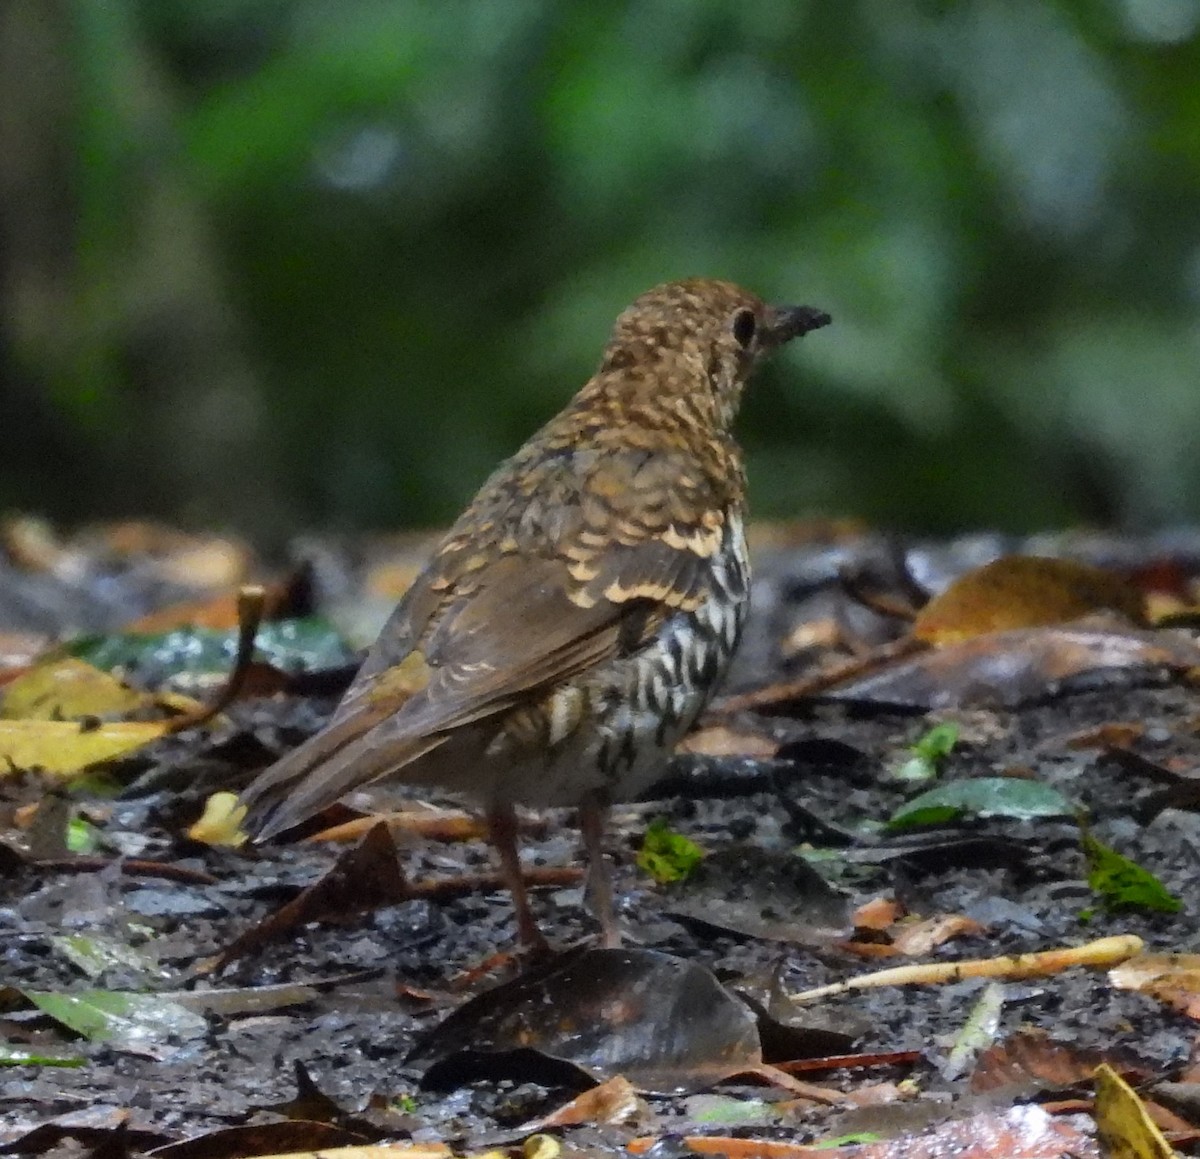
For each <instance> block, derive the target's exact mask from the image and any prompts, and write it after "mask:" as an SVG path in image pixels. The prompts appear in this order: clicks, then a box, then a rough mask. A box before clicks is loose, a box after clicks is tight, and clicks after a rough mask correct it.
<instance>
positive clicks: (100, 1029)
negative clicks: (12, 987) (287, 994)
mask: <svg viewBox="0 0 1200 1159" xmlns="http://www.w3.org/2000/svg"><path fill="white" fill-rule="evenodd" d="M20 992H21V994H23V995H24V997H25V998H27V999H28V1000H29V1001H30V1002H32V1003H33V1004H34V1005H35V1006H36V1007H37V1008H38V1009H39V1010H41V1011H42V1012H43V1013H44V1014H48V1015H49V1016H50V1017H51V1018H53V1019H54V1020H55V1021H56V1022H60V1023H62V1025H63V1026H65V1027H67V1029H68V1030H73V1031H74V1032H75V1033H76V1034H79V1035H82V1036H83V1037H84V1038H86V1039H87V1040H88V1041H89V1042H107V1043H110V1044H111V1045H113V1046H117V1047H125V1048H126V1049H133V1050H137V1051H139V1052H142V1053H146V1054H150V1055H152V1056H153V1055H156V1054H158V1055H161V1054H162V1053H163V1051H162V1048H163V1047H164V1046H165V1045H166V1044H167V1041H168V1040H169V1039H171V1038H176V1039H180V1038H182V1039H191V1038H198V1037H200V1035H202V1034H205V1033H206V1032H207V1030H208V1023H207V1022H206V1021H205V1020H204V1018H203V1017H202V1016H200V1015H199V1014H196V1013H194V1012H193V1011H191V1010H188V1009H187V1007H185V1006H181V1005H180V1004H179V1003H178V1002H172V1001H171V1000H170V999H168V998H160V997H158V996H157V995H155V994H134V993H130V992H129V991H123V990H80V991H76V992H75V993H72V994H56V993H52V992H50V991H48V990H24V989H22V990H21V991H20Z"/></svg>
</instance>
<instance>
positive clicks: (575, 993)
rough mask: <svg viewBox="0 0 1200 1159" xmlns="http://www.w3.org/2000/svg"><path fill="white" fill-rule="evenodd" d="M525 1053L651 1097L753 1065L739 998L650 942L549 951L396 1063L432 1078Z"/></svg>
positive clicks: (491, 1066)
mask: <svg viewBox="0 0 1200 1159" xmlns="http://www.w3.org/2000/svg"><path fill="white" fill-rule="evenodd" d="M530 1054H532V1055H534V1056H535V1059H534V1060H531V1059H529V1058H528V1057H527V1056H529V1055H530ZM536 1057H540V1058H541V1059H542V1060H543V1061H545V1060H547V1059H549V1060H551V1061H553V1062H556V1063H558V1064H560V1066H561V1065H563V1064H565V1065H566V1066H569V1067H571V1068H575V1069H576V1070H578V1071H582V1072H583V1073H584V1074H585V1075H587V1076H588V1077H590V1078H592V1079H595V1080H597V1081H602V1080H604V1079H607V1078H611V1077H612V1076H614V1075H617V1074H622V1075H624V1076H625V1077H626V1078H627V1079H629V1081H630V1082H631V1083H633V1085H634V1086H635V1087H636V1088H637V1089H638V1090H640V1091H643V1092H647V1093H651V1094H670V1093H690V1092H695V1091H700V1090H704V1089H705V1088H706V1087H709V1086H711V1085H712V1084H713V1083H716V1082H720V1081H721V1080H722V1079H723V1078H726V1077H728V1076H729V1075H732V1074H738V1073H740V1072H742V1071H745V1070H748V1069H753V1068H755V1067H757V1066H759V1065H760V1064H761V1062H762V1052H761V1048H760V1045H759V1037H758V1030H757V1027H756V1025H755V1019H754V1016H753V1014H751V1012H750V1011H749V1010H748V1009H747V1008H746V1006H745V1005H744V1004H743V1003H742V1002H741V1001H739V1000H738V999H737V998H735V997H734V996H733V995H732V994H731V993H730V992H729V991H728V990H726V989H725V988H724V987H723V986H721V985H720V983H718V982H717V980H716V978H714V977H713V975H712V974H711V973H709V971H708V970H706V969H704V968H703V967H702V966H699V965H697V964H695V963H694V962H686V961H683V960H681V959H679V958H673V957H670V956H668V955H666V954H662V953H658V952H656V951H652V950H586V951H583V952H582V953H578V954H573V955H567V956H565V957H563V958H559V959H557V960H556V961H554V962H552V963H550V964H549V965H548V966H547V967H545V968H544V969H543V970H541V971H538V972H537V973H531V974H526V975H523V976H521V977H520V978H517V979H516V980H515V981H513V982H510V983H507V984H505V985H503V986H498V987H497V988H496V989H494V990H489V991H488V992H487V993H485V994H481V995H480V996H479V997H477V998H473V999H472V1000H471V1001H470V1002H468V1003H466V1005H464V1006H462V1007H461V1008H460V1009H458V1010H456V1011H455V1012H454V1013H453V1014H451V1015H450V1016H449V1018H447V1019H446V1020H445V1021H444V1022H442V1023H441V1024H440V1025H439V1026H437V1027H435V1028H434V1029H433V1030H432V1031H430V1032H429V1034H428V1035H427V1036H426V1037H425V1038H424V1039H423V1040H422V1041H421V1042H420V1043H419V1044H418V1045H417V1047H416V1048H415V1049H414V1051H413V1052H412V1054H411V1055H410V1056H409V1058H408V1059H407V1060H406V1061H407V1062H409V1063H410V1064H413V1065H416V1066H420V1067H424V1068H427V1069H426V1074H425V1081H426V1083H427V1084H428V1085H431V1086H435V1087H441V1086H454V1085H458V1084H459V1083H461V1082H464V1081H468V1080H469V1078H470V1077H472V1076H474V1075H478V1074H481V1073H488V1074H492V1075H497V1074H502V1075H507V1076H508V1077H519V1076H524V1075H526V1074H528V1073H529V1067H530V1064H531V1062H533V1061H536Z"/></svg>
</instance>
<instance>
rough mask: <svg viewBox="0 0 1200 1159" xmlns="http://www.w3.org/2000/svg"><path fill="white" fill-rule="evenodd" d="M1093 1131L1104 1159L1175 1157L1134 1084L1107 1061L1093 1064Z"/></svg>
mask: <svg viewBox="0 0 1200 1159" xmlns="http://www.w3.org/2000/svg"><path fill="white" fill-rule="evenodd" d="M1094 1113H1095V1116H1096V1131H1097V1133H1098V1134H1099V1136H1100V1146H1101V1148H1102V1150H1103V1153H1104V1155H1105V1157H1106V1159H1175V1152H1174V1150H1173V1149H1172V1147H1171V1145H1170V1144H1169V1143H1168V1142H1167V1141H1166V1139H1164V1138H1163V1136H1162V1132H1161V1131H1160V1130H1159V1129H1158V1128H1157V1127H1156V1126H1155V1125H1154V1123H1153V1122H1152V1121H1151V1119H1150V1117H1149V1116H1148V1115H1147V1114H1146V1108H1145V1107H1144V1106H1143V1105H1142V1100H1141V1099H1139V1098H1138V1097H1137V1095H1136V1094H1135V1093H1134V1091H1133V1088H1132V1087H1130V1085H1129V1084H1128V1083H1127V1082H1126V1081H1125V1080H1124V1079H1123V1078H1121V1076H1120V1075H1119V1074H1117V1072H1116V1071H1115V1070H1113V1069H1112V1067H1110V1066H1109V1065H1108V1064H1107V1063H1101V1064H1100V1065H1099V1066H1098V1067H1097V1068H1096V1106H1095V1112H1094Z"/></svg>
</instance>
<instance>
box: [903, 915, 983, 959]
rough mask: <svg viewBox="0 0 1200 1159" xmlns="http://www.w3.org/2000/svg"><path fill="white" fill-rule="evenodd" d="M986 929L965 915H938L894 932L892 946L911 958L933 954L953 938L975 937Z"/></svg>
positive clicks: (908, 924)
mask: <svg viewBox="0 0 1200 1159" xmlns="http://www.w3.org/2000/svg"><path fill="white" fill-rule="evenodd" d="M985 932H986V930H985V927H983V926H982V925H980V924H979V922H977V921H975V920H974V918H969V917H967V916H966V915H965V914H936V915H935V916H933V917H931V918H924V919H923V920H921V921H917V922H908V923H904V924H902V925H899V926H897V927H896V928H895V929H894V930H893V931H892V945H893V946H895V948H896V949H897V950H898V951H899V952H900V953H901V954H908V955H909V956H910V957H914V958H915V957H920V956H921V955H924V954H928V953H931V952H932V951H933V950H935V949H937V947H938V946H940V945H943V944H944V943H945V942H948V941H950V939H951V938H961V937H975V936H976V935H979V934H982V933H985Z"/></svg>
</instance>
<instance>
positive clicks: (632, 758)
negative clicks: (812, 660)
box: [242, 278, 830, 950]
mask: <svg viewBox="0 0 1200 1159" xmlns="http://www.w3.org/2000/svg"><path fill="white" fill-rule="evenodd" d="M829 322H830V317H829V315H828V314H826V313H825V312H824V311H822V310H819V309H815V308H813V307H810V306H775V305H768V304H767V303H766V302H764V301H763V300H762V299H760V298H759V297H757V296H756V295H754V294H752V293H750V292H749V291H748V290H745V289H742V288H741V287H740V286H737V285H734V284H733V283H731V282H727V281H721V280H716V279H711V278H690V279H686V280H682V281H674V282H668V283H664V284H662V285H659V286H656V287H655V288H653V289H651V290H648V291H646V292H645V293H643V294H642V295H641V296H640V297H638V298H637V299H636V300H635V301H634V302H633V303H632V305H630V306H629V307H628V308H626V309H625V310H624V311H623V312H622V313H621V314H620V315H619V317H618V318H617V320H616V323H615V325H614V327H613V329H612V333H611V336H610V338H609V340H608V343H607V345H606V346H605V348H604V352H603V355H602V358H601V360H600V365H599V368H598V369H597V370H596V372H595V374H594V375H593V376H592V377H591V378H590V379H589V380H588V381H587V382H586V383H585V384H584V386H583V387H582V389H580V390H579V392H578V393H577V394H576V395H575V396H574V398H573V399H572V400H571V401H570V402H569V403H568V404H567V406H566V407H565V408H564V409H563V410H562V411H561V412H560V413H559V414H558V415H556V416H555V417H554V418H552V419H550V420H549V422H547V423H546V424H545V425H544V426H543V427H542V428H541V429H540V430H539V431H538V432H537V433H535V434H534V435H533V436H532V437H531V438H530V439H529V440H528V441H527V442H526V443H525V444H524V445H523V446H522V447H521V448H520V449H519V450H518V451H517V452H516V453H515V454H514V455H512V456H511V457H510V458H509V459H507V460H505V461H504V462H503V463H501V464H500V466H499V467H498V468H497V469H496V470H495V471H494V472H493V473H492V475H491V476H490V477H489V478H488V479H487V480H486V482H485V483H484V484H483V486H482V488H481V489H480V490H479V492H478V494H477V495H476V496H475V498H474V499H473V500H472V502H471V503H470V504H469V506H468V507H467V508H466V510H465V511H464V512H463V513H462V515H461V516H460V517H459V519H458V520H457V521H456V522H455V524H454V525H453V527H451V529H450V530H449V531H448V532H447V533H446V534H445V535H444V537H443V538H442V539H441V540H440V542H439V543H438V544H437V546H436V547H435V548H433V550H432V554H431V555H430V557H429V560H428V562H427V563H426V564H425V566H424V567H423V569H422V570H421V571H420V573H419V574H418V576H417V578H416V580H415V581H414V582H413V583H412V585H411V587H410V588H409V589H408V590H407V592H406V593H405V595H404V596H403V598H402V599H401V601H400V603H399V605H398V606H397V607H396V609H395V611H394V612H393V613H392V615H391V617H390V618H389V619H388V621H387V623H386V624H385V626H384V628H383V629H382V631H381V633H380V635H379V638H378V640H377V641H376V642H375V644H374V645H373V646H372V647H371V648H370V650H369V651H368V653H367V656H366V658H365V660H364V662H363V664H362V667H361V668H360V669H359V671H358V673H357V675H356V676H355V678H354V679H353V681H352V683H351V685H350V686H349V688H348V690H347V691H346V694H345V696H344V698H343V699H342V701H341V703H340V704H339V706H338V707H337V708H336V710H335V711H334V713H333V715H332V717H331V718H330V720H329V722H328V723H327V724H326V725H325V727H323V728H322V729H321V730H320V731H318V732H317V733H315V734H314V735H313V736H312V737H311V738H310V739H308V740H307V741H305V742H304V743H302V744H301V745H300V746H299V747H298V748H296V749H294V750H293V751H291V752H289V753H287V754H285V755H284V756H282V757H281V758H280V759H279V760H278V761H277V762H276V763H275V764H273V765H271V766H269V767H268V768H266V769H265V770H264V771H263V772H261V773H260V774H259V775H258V776H257V777H256V778H255V779H254V780H253V781H252V783H251V784H250V785H249V787H248V788H247V789H246V790H245V791H244V792H243V794H242V803H243V804H244V805H245V806H246V807H247V816H246V819H245V821H244V823H243V824H244V828H246V830H247V831H248V832H249V833H250V834H251V835H252V836H254V837H255V839H256V840H257V841H264V840H269V839H270V838H272V837H275V836H277V835H278V834H280V833H282V832H283V831H285V830H287V829H290V828H292V827H293V826H295V825H298V824H300V823H302V822H304V821H306V820H308V819H309V818H311V817H312V816H314V815H315V814H316V813H318V812H320V811H321V810H322V809H324V808H326V807H327V806H329V805H331V804H333V803H334V802H335V801H337V800H338V799H339V798H340V797H342V796H344V795H345V794H346V793H348V792H350V791H351V790H354V789H358V788H360V787H362V786H366V785H370V784H372V783H374V782H378V781H396V782H403V783H407V784H410V785H415V786H436V787H439V788H441V789H443V790H446V791H449V792H452V793H458V794H461V795H464V796H466V797H467V798H470V799H472V800H473V801H474V802H476V803H477V804H478V805H480V806H482V811H483V814H484V816H485V817H486V821H487V832H488V837H489V840H490V842H491V844H492V845H493V846H494V848H495V850H496V853H497V855H498V860H499V865H500V871H501V880H502V882H503V884H504V885H505V886H506V887H507V888H508V890H509V891H510V893H511V895H512V899H513V905H514V909H515V914H516V924H517V933H518V938H519V941H520V943H521V944H522V945H523V946H525V947H526V948H529V949H533V950H537V949H543V950H544V949H545V948H546V947H547V943H546V941H545V939H544V937H543V935H542V933H541V931H540V929H539V927H538V925H537V922H536V920H535V918H534V916H533V913H532V910H531V907H530V903H529V898H528V896H527V893H526V889H525V884H524V881H523V878H522V875H521V868H520V861H519V853H518V848H517V815H516V807H517V806H518V805H520V806H528V807H534V808H549V807H554V806H557V807H567V806H570V807H575V808H577V809H578V819H579V828H580V832H581V836H582V839H583V844H584V849H585V855H586V859H587V864H588V871H587V887H588V894H589V897H590V900H591V907H592V911H593V914H594V916H595V917H596V919H597V920H598V922H599V925H600V940H601V944H602V945H603V946H605V947H609V948H611V947H616V946H619V945H620V943H621V930H620V927H619V925H618V923H617V921H616V918H615V915H614V907H613V895H612V884H611V878H610V872H609V869H608V866H607V864H606V862H605V859H604V849H603V845H604V835H605V825H606V821H607V815H608V810H609V807H610V805H611V804H612V803H613V802H616V801H621V800H629V799H632V798H634V797H636V796H637V795H639V794H640V793H642V792H644V791H645V790H646V789H647V788H649V786H650V785H651V784H652V783H653V782H654V781H655V780H656V779H657V778H658V777H659V776H660V775H661V774H662V772H663V769H664V766H665V765H666V762H667V760H668V758H669V757H670V754H671V752H672V749H673V747H674V745H675V743H676V742H677V741H678V740H679V739H680V738H681V737H682V736H683V735H684V734H685V733H686V732H687V731H688V730H689V729H690V728H691V726H692V725H693V723H694V722H695V721H696V719H697V717H698V716H699V715H700V713H701V711H702V710H703V709H704V707H705V705H706V704H707V703H708V701H709V700H710V698H711V696H712V694H713V692H714V690H715V689H716V687H717V686H718V684H719V682H720V680H721V678H722V676H723V674H724V672H725V670H726V669H727V667H728V665H729V662H730V660H731V658H732V656H733V654H734V651H735V649H736V647H737V644H738V640H739V637H740V635H741V631H742V626H743V624H744V622H745V618H746V612H747V610H748V606H749V603H748V601H749V594H750V564H749V559H748V557H747V551H746V539H745V518H746V516H745V500H746V480H745V473H744V468H743V459H742V453H741V450H740V447H739V445H738V443H737V442H736V440H735V438H734V434H733V423H734V418H735V416H736V414H737V411H738V406H739V402H740V400H741V396H742V391H743V387H744V386H745V384H746V381H747V379H748V378H749V376H750V374H751V372H752V371H753V370H754V369H755V367H757V366H758V365H759V364H760V363H761V362H762V361H763V359H764V358H765V357H766V356H768V355H769V354H771V353H772V352H773V351H775V350H777V349H778V348H779V347H780V346H782V345H783V344H785V343H786V342H788V341H790V340H791V339H793V338H797V337H799V336H801V335H803V334H807V333H809V332H810V331H812V330H816V329H818V328H820V327H823V326H826V325H828V323H829Z"/></svg>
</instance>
